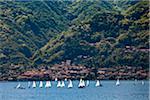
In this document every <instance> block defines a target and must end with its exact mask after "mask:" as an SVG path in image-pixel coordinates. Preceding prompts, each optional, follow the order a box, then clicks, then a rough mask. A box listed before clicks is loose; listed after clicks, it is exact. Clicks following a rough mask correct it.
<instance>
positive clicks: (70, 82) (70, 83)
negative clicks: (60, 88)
mask: <svg viewBox="0 0 150 100" xmlns="http://www.w3.org/2000/svg"><path fill="white" fill-rule="evenodd" d="M72 87H73V84H72V81H71V80H69V84H68V88H72Z"/></svg>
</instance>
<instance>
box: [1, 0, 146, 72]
mask: <svg viewBox="0 0 150 100" xmlns="http://www.w3.org/2000/svg"><path fill="white" fill-rule="evenodd" d="M0 8H1V11H0V28H1V32H0V69H1V74H2V73H5V72H6V71H7V70H8V69H10V70H11V69H13V68H12V65H18V64H19V65H20V67H19V69H18V71H20V70H21V71H24V70H28V68H37V66H38V67H40V66H42V65H44V66H52V65H53V64H56V63H61V62H62V61H66V60H71V61H72V63H74V64H77V65H78V64H81V65H84V66H86V67H96V68H99V67H112V66H126V65H127V66H133V67H139V66H140V67H144V68H148V65H149V64H148V53H149V42H148V38H149V27H148V25H149V4H148V1H144V0H139V1H131V0H123V1H106V0H104V1H102V0H92V1H88V0H87V1H85V0H73V1H57V0H55V1H19V0H18V1H5V2H4V1H1V2H0ZM10 65H11V66H10ZM16 71H17V70H16Z"/></svg>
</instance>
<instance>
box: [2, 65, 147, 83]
mask: <svg viewBox="0 0 150 100" xmlns="http://www.w3.org/2000/svg"><path fill="white" fill-rule="evenodd" d="M55 78H57V79H59V80H63V79H72V80H77V79H80V78H83V79H89V80H94V79H100V80H115V79H118V78H119V79H122V80H134V79H138V80H142V79H149V70H148V69H143V68H142V67H131V66H114V67H111V68H93V67H92V68H88V67H85V66H82V65H70V64H67V63H62V64H55V65H54V66H52V67H50V68H45V67H41V68H40V69H32V70H28V71H26V72H22V73H16V74H13V73H12V75H9V76H1V77H0V80H10V81H11V80H23V81H25V80H54V79H55Z"/></svg>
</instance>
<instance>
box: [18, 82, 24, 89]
mask: <svg viewBox="0 0 150 100" xmlns="http://www.w3.org/2000/svg"><path fill="white" fill-rule="evenodd" d="M16 89H25V88H24V87H22V86H21V84H20V83H18V85H17V86H16Z"/></svg>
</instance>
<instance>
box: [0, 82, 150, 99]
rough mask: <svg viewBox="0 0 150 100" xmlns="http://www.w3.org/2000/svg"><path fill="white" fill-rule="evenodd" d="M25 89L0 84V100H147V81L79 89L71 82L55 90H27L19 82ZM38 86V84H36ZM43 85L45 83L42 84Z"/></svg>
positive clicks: (6, 83)
mask: <svg viewBox="0 0 150 100" xmlns="http://www.w3.org/2000/svg"><path fill="white" fill-rule="evenodd" d="M20 83H21V85H22V86H24V87H25V88H26V89H15V88H14V87H15V86H16V85H17V84H18V82H0V100H149V98H148V94H149V93H148V92H149V91H148V81H144V85H142V82H141V81H137V82H136V83H135V82H134V81H120V86H116V85H115V83H116V81H101V83H102V85H103V87H95V81H92V82H91V81H90V84H89V86H88V87H86V88H83V89H79V88H78V83H79V82H78V81H73V85H74V87H73V88H70V89H68V88H67V84H68V82H65V84H66V86H65V87H64V88H57V87H56V86H57V83H56V82H52V87H51V88H39V87H37V88H35V89H33V88H28V82H20ZM37 85H39V82H37ZM44 85H45V82H44Z"/></svg>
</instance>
